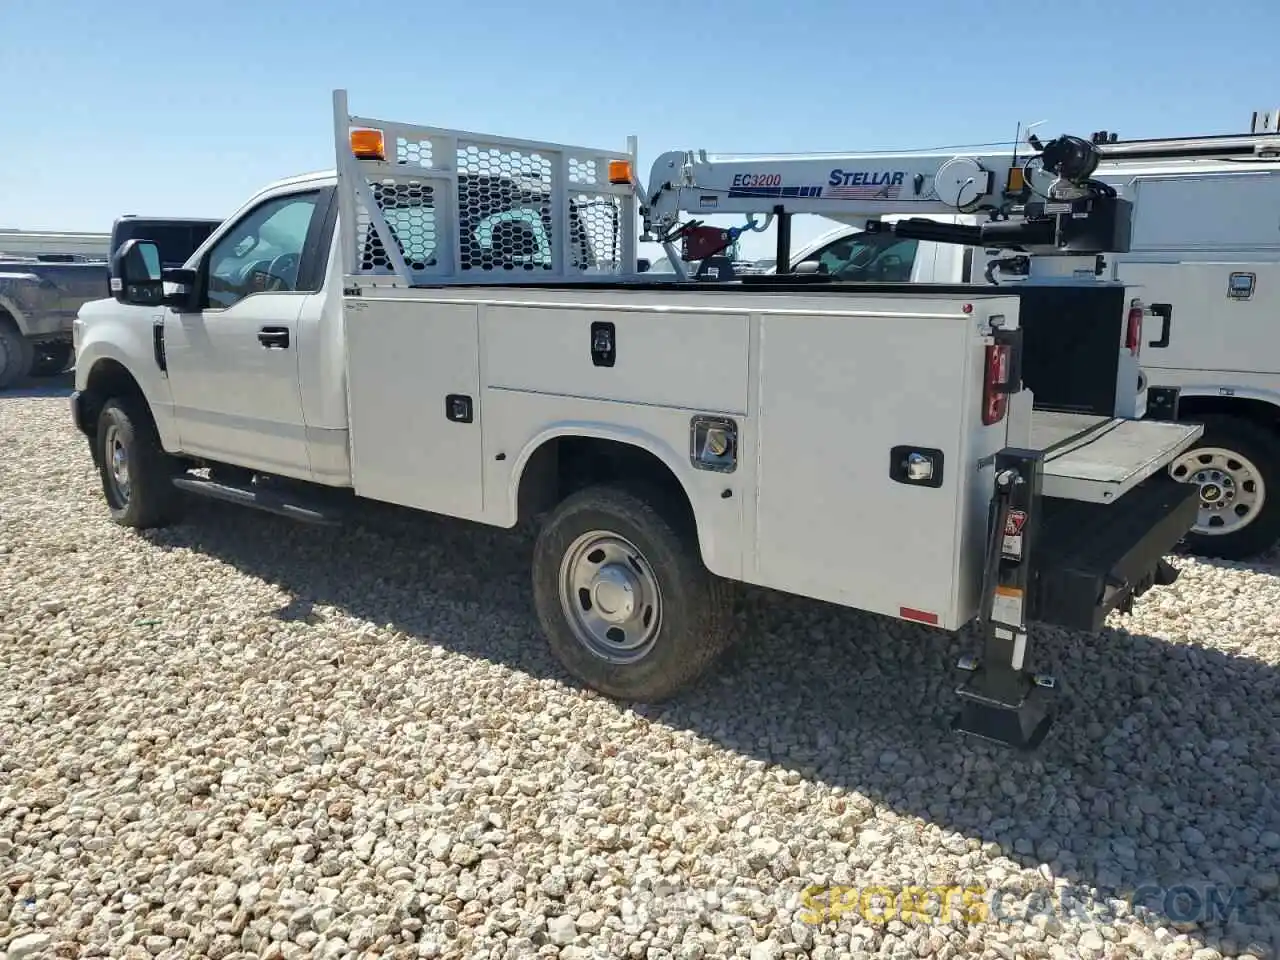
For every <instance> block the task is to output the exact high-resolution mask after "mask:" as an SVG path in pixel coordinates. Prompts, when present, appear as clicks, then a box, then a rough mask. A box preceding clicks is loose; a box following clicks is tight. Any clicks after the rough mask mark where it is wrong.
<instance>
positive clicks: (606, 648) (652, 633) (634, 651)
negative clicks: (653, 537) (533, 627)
mask: <svg viewBox="0 0 1280 960" xmlns="http://www.w3.org/2000/svg"><path fill="white" fill-rule="evenodd" d="M560 607H561V609H562V610H563V612H564V616H565V620H566V621H567V622H568V624H569V627H570V629H571V630H572V631H573V634H574V636H575V637H576V638H577V640H578V642H579V643H581V644H582V645H583V646H584V647H586V648H587V650H589V651H590V652H591V653H592V654H594V655H595V656H597V657H600V658H601V659H602V660H607V661H608V662H610V663H618V664H626V663H634V662H635V661H637V660H641V659H643V658H644V657H646V656H648V654H649V652H650V651H651V650H652V649H653V645H654V642H655V641H656V640H657V637H658V631H659V629H660V628H661V625H662V592H661V590H660V589H659V587H658V578H657V575H656V574H655V573H654V571H653V568H652V567H650V566H649V562H648V561H647V560H646V559H645V557H644V555H643V554H641V553H640V550H639V549H638V548H637V547H636V546H635V544H633V543H632V542H631V541H629V540H627V539H626V538H625V537H620V536H618V535H617V534H614V533H608V532H606V531H603V530H593V531H591V532H589V533H584V534H583V535H582V536H580V537H578V538H577V539H576V540H574V541H573V543H572V544H571V545H570V546H569V549H568V550H566V551H565V553H564V558H563V560H561V562H560Z"/></svg>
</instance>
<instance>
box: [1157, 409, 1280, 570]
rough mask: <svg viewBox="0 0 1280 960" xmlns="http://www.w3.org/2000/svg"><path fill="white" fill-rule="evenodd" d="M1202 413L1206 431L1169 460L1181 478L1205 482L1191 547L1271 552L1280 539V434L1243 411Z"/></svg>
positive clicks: (1218, 553) (1232, 554)
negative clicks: (1236, 413) (1239, 414)
mask: <svg viewBox="0 0 1280 960" xmlns="http://www.w3.org/2000/svg"><path fill="white" fill-rule="evenodd" d="M1199 419H1200V420H1201V421H1202V422H1203V423H1204V425H1205V429H1204V435H1203V436H1202V437H1201V438H1200V440H1199V442H1198V444H1197V445H1196V446H1195V447H1192V448H1191V449H1190V450H1188V451H1187V452H1186V453H1184V454H1183V455H1182V456H1180V457H1178V459H1176V460H1175V461H1174V462H1173V463H1171V464H1170V465H1169V472H1170V473H1171V474H1172V475H1173V478H1174V479H1175V480H1181V481H1183V482H1184V483H1194V484H1196V485H1197V486H1198V487H1199V488H1200V513H1199V516H1198V518H1197V519H1196V525H1195V527H1194V528H1193V529H1192V531H1191V533H1190V534H1189V535H1188V536H1187V539H1186V546H1187V549H1188V550H1190V551H1191V552H1192V553H1195V554H1198V555H1200V556H1205V557H1220V558H1222V559H1227V560H1243V559H1247V558H1249V557H1254V556H1257V555H1258V554H1261V553H1265V552H1266V551H1267V550H1268V549H1270V548H1271V547H1272V546H1274V545H1275V543H1276V541H1277V540H1278V539H1280V435H1278V434H1277V432H1276V431H1274V430H1268V429H1267V428H1266V427H1263V426H1261V425H1259V424H1257V423H1254V422H1253V421H1251V420H1244V419H1241V418H1238V417H1231V416H1222V415H1212V416H1205V417H1201V418H1199Z"/></svg>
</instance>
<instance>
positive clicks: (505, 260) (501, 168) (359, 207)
mask: <svg viewBox="0 0 1280 960" xmlns="http://www.w3.org/2000/svg"><path fill="white" fill-rule="evenodd" d="M333 112H334V141H335V145H336V154H337V165H336V169H337V176H338V202H339V217H340V226H339V231H340V233H339V236H340V240H341V252H342V257H343V268H344V273H345V274H346V277H347V284H346V285H347V286H348V287H351V286H353V285H354V286H397V287H407V286H436V285H441V284H450V283H460V284H481V283H494V284H504V283H505V284H522V285H523V284H533V283H563V282H565V281H566V280H572V281H584V282H585V281H591V280H602V281H609V280H616V279H618V278H619V277H620V276H624V275H633V274H634V273H635V272H636V236H637V233H636V194H635V187H634V171H635V163H636V140H635V138H634V137H631V138H629V139H628V144H627V150H626V151H625V152H614V151H609V150H597V149H592V148H589V147H573V146H566V145H564V144H555V143H539V142H535V141H530V140H515V139H511V138H508V137H496V136H490V135H487V134H478V133H469V132H466V131H462V130H444V129H439V128H435V127H424V126H418V125H416V124H408V123H398V122H392V121H386V120H375V119H372V118H368V117H358V116H353V115H351V113H350V112H349V110H348V108H347V93H346V91H345V90H336V91H334V94H333Z"/></svg>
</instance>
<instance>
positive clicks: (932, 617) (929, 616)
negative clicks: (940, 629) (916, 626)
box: [898, 607, 938, 626]
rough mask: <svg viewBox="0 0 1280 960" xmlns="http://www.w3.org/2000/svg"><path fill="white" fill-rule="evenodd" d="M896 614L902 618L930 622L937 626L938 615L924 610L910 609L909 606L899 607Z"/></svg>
mask: <svg viewBox="0 0 1280 960" xmlns="http://www.w3.org/2000/svg"><path fill="white" fill-rule="evenodd" d="M898 616H900V617H901V618H902V619H903V620H914V621H916V622H917V623H931V624H933V625H935V626H937V623H938V615H937V614H936V613H929V612H927V611H925V610H912V609H911V608H910V607H899V608H898Z"/></svg>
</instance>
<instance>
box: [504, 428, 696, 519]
mask: <svg viewBox="0 0 1280 960" xmlns="http://www.w3.org/2000/svg"><path fill="white" fill-rule="evenodd" d="M597 483H615V484H620V485H624V486H628V487H631V488H633V489H634V488H635V487H645V488H647V489H648V490H650V491H652V492H653V493H655V494H656V495H658V496H659V497H661V498H662V500H663V501H664V502H665V503H666V504H667V505H669V506H671V507H672V508H674V510H675V512H676V515H677V517H678V518H679V519H680V520H683V521H684V522H685V523H686V524H687V525H688V528H689V529H690V530H694V529H696V523H695V520H694V514H693V505H692V504H691V503H690V502H689V496H688V494H687V493H685V489H684V486H683V485H682V484H681V483H680V480H679V479H678V478H677V477H676V475H675V474H674V473H673V472H672V470H671V468H670V467H668V466H667V465H666V464H665V463H664V462H663V461H662V460H661V458H659V457H658V456H657V455H655V454H653V453H650V452H649V451H648V450H645V449H644V448H643V447H638V446H636V445H634V444H630V443H623V442H622V441H619V440H604V439H601V438H598V437H554V438H553V439H551V440H548V441H547V442H546V443H544V444H543V445H542V446H540V447H538V449H537V450H535V451H534V452H533V455H532V456H531V457H530V458H529V460H528V462H527V463H526V464H525V468H524V472H523V473H522V474H521V476H520V490H519V493H518V496H517V510H518V514H519V516H518V522H520V523H525V522H527V521H528V520H530V519H532V518H533V517H534V516H536V515H537V514H539V513H542V512H544V511H546V510H550V509H551V508H552V507H554V506H555V505H556V504H557V503H559V502H560V501H561V500H563V499H564V498H565V497H567V496H569V495H570V494H571V493H573V492H574V491H576V490H581V489H582V488H583V487H586V486H590V485H593V484H597Z"/></svg>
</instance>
